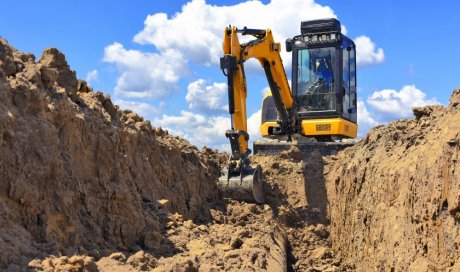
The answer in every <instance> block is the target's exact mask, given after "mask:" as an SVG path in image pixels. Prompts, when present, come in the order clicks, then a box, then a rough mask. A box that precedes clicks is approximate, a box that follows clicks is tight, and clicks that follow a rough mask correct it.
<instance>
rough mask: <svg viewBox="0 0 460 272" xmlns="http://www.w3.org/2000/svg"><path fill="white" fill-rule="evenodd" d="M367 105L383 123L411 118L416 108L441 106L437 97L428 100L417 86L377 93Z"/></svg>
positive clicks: (369, 98)
mask: <svg viewBox="0 0 460 272" xmlns="http://www.w3.org/2000/svg"><path fill="white" fill-rule="evenodd" d="M367 103H368V104H369V106H370V107H371V108H372V110H373V111H374V112H375V113H376V114H378V115H379V117H380V119H381V120H382V121H388V120H391V119H398V118H405V117H411V116H412V107H415V106H425V105H431V104H440V103H439V101H438V100H437V99H436V98H435V97H434V98H430V99H428V98H426V94H425V93H424V92H422V91H421V90H419V89H417V87H415V85H406V86H404V87H403V88H402V89H401V90H400V91H396V90H392V89H385V90H381V91H376V92H374V93H373V94H372V95H371V96H370V97H368V98H367Z"/></svg>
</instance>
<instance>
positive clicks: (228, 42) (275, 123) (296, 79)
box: [218, 19, 358, 203]
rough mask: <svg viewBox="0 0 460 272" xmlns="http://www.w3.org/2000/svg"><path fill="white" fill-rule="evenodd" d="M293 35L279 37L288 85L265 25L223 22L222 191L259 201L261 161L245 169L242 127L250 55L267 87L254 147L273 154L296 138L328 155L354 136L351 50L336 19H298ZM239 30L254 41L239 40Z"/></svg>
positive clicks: (278, 47) (247, 151)
mask: <svg viewBox="0 0 460 272" xmlns="http://www.w3.org/2000/svg"><path fill="white" fill-rule="evenodd" d="M300 32H301V34H300V35H297V36H295V37H293V38H289V39H287V40H286V50H287V51H288V52H292V81H291V82H292V91H291V88H290V87H289V83H288V80H287V77H286V73H285V71H284V67H283V63H282V60H281V56H280V51H281V45H280V43H276V42H275V41H274V39H273V34H272V32H271V30H270V29H265V30H260V29H248V28H247V27H244V28H243V29H238V28H236V27H234V26H233V27H232V26H229V27H226V28H225V31H224V41H223V51H224V56H223V57H222V58H221V59H220V67H221V69H222V71H223V73H224V75H225V76H226V77H227V83H228V102H229V113H230V117H231V129H229V130H227V131H226V133H225V135H226V137H227V138H229V140H230V146H231V154H230V158H229V162H228V165H227V167H226V168H225V169H224V171H223V173H222V176H221V177H220V178H219V182H218V187H219V188H220V190H221V191H222V192H223V193H224V196H226V197H229V198H232V199H236V200H240V201H247V202H256V203H263V202H264V194H263V184H262V179H261V167H260V166H258V165H257V166H255V167H251V165H250V160H249V155H250V154H251V150H250V149H249V135H248V133H247V113H246V97H247V87H246V77H245V72H244V62H245V61H247V60H249V59H251V58H255V59H257V60H258V61H259V63H260V65H261V66H262V67H263V69H264V71H265V75H266V77H267V80H268V85H269V87H270V93H269V94H267V95H266V96H265V97H264V99H263V101H262V111H261V114H262V116H261V126H260V133H261V135H262V136H263V137H265V138H266V139H264V140H257V141H255V142H254V152H255V153H265V154H276V153H279V152H280V151H282V150H286V149H289V148H290V147H291V146H292V144H296V145H297V146H298V147H299V148H300V149H301V150H302V151H304V152H306V153H308V152H311V151H313V150H318V151H319V153H320V154H322V155H329V154H334V153H336V152H337V151H338V150H341V149H343V148H345V147H347V146H350V145H351V144H352V143H349V142H345V141H341V140H343V139H345V138H355V137H356V135H357V128H358V126H357V108H356V104H357V101H356V99H357V98H356V51H355V44H354V42H353V41H352V40H351V39H349V38H348V37H346V36H345V35H343V34H342V33H341V25H340V22H339V21H338V20H336V19H321V20H314V21H304V22H301V26H300ZM239 34H241V35H251V36H253V37H254V39H252V40H250V41H249V42H246V43H240V41H239V37H238V36H239Z"/></svg>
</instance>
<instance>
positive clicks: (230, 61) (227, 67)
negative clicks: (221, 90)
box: [220, 55, 238, 114]
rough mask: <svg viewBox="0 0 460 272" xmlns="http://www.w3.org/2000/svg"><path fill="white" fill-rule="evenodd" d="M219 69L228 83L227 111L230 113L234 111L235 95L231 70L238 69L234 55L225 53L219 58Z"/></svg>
mask: <svg viewBox="0 0 460 272" xmlns="http://www.w3.org/2000/svg"><path fill="white" fill-rule="evenodd" d="M220 69H222V72H223V73H224V75H226V76H227V85H228V111H229V112H230V114H234V113H235V97H234V91H235V90H234V89H233V72H234V71H236V70H237V69H238V62H237V60H236V57H235V56H232V55H225V56H223V57H222V58H220Z"/></svg>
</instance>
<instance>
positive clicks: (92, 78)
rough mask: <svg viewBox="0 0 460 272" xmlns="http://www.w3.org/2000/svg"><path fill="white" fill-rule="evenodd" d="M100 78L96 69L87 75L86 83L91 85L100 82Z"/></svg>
mask: <svg viewBox="0 0 460 272" xmlns="http://www.w3.org/2000/svg"><path fill="white" fill-rule="evenodd" d="M98 78H99V73H98V71H97V70H96V69H94V70H91V71H89V72H88V73H87V74H86V77H85V80H86V82H88V83H91V82H93V81H96V80H98Z"/></svg>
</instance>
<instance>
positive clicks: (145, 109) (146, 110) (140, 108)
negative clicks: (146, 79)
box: [113, 99, 159, 119]
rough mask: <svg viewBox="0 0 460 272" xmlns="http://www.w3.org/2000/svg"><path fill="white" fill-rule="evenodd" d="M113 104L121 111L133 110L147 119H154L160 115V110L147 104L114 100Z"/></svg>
mask: <svg viewBox="0 0 460 272" xmlns="http://www.w3.org/2000/svg"><path fill="white" fill-rule="evenodd" d="M113 103H114V104H116V105H119V106H120V108H121V109H129V110H133V111H135V112H136V113H137V114H139V115H141V116H142V117H144V118H146V119H153V117H154V116H155V115H156V114H158V113H159V108H157V107H154V106H152V105H151V104H148V103H145V102H136V101H127V100H123V99H114V101H113Z"/></svg>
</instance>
